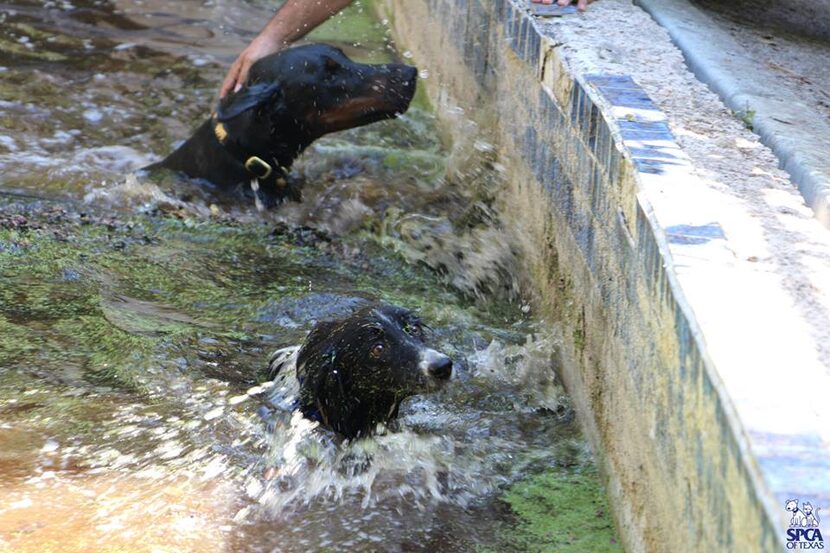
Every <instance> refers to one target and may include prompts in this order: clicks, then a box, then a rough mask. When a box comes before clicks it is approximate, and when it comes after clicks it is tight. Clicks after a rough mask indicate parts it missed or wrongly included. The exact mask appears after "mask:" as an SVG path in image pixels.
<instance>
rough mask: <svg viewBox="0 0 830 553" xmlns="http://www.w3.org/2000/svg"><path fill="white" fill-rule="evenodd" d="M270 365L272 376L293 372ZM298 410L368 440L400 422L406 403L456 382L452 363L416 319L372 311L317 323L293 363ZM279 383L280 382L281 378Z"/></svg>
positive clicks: (385, 308)
mask: <svg viewBox="0 0 830 553" xmlns="http://www.w3.org/2000/svg"><path fill="white" fill-rule="evenodd" d="M291 368H293V367H290V366H288V365H286V364H282V363H278V362H277V361H276V360H275V359H272V363H271V370H272V375H273V376H276V377H285V376H286V375H280V374H277V373H279V371H286V370H290V369H291ZM295 370H296V380H297V383H298V385H299V393H298V397H297V403H296V405H295V407H296V408H297V409H299V410H300V411H301V412H302V413H303V415H304V416H305V417H306V418H309V419H312V420H315V421H319V422H320V423H321V424H322V425H323V426H324V427H327V428H329V429H331V430H334V431H335V432H337V433H339V434H341V435H342V436H344V437H345V438H349V439H351V438H356V437H359V436H367V435H370V434H372V432H373V431H374V430H375V428H376V427H377V425H378V423H386V422H389V421H390V420H392V419H394V418H396V417H397V415H398V408H399V406H400V403H401V401H402V400H403V399H405V398H406V397H409V396H412V395H416V394H419V393H424V392H428V391H433V390H437V389H439V388H440V387H441V386H442V385H443V384H444V383H446V382H447V381H448V380H450V378H452V373H453V365H452V360H451V359H450V358H449V357H447V356H446V355H444V354H442V353H440V352H438V351H436V350H434V349H432V348H429V347H427V345H426V343H425V331H424V326H423V324H422V323H421V321H420V319H419V318H418V317H417V316H416V315H415V314H414V313H412V312H411V311H409V310H407V309H404V308H401V307H397V306H392V305H385V304H380V305H378V304H374V305H369V306H366V307H363V308H361V309H359V310H357V311H355V312H354V313H353V314H352V315H350V316H348V317H346V318H344V319H341V320H338V321H328V322H320V323H318V324H317V325H316V326H315V327H314V328H313V330H312V331H311V333H310V334H309V335H308V337H307V338H306V340H305V342H304V343H303V345H302V346H301V348H300V350H299V353H298V354H297V360H296V369H295ZM278 379H279V378H278Z"/></svg>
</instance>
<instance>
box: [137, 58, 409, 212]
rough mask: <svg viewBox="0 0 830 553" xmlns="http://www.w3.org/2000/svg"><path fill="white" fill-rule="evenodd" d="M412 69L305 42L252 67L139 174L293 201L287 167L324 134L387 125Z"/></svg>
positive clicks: (404, 103)
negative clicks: (358, 59)
mask: <svg viewBox="0 0 830 553" xmlns="http://www.w3.org/2000/svg"><path fill="white" fill-rule="evenodd" d="M416 76H417V71H416V69H415V68H414V67H410V66H407V65H365V64H360V63H355V62H353V61H352V60H350V59H349V58H348V57H346V55H345V54H344V53H343V52H342V51H341V50H340V49H338V48H334V47H332V46H327V45H323V44H312V45H307V46H298V47H295V48H289V49H287V50H284V51H282V52H279V53H276V54H272V55H270V56H267V57H265V58H262V59H261V60H259V61H257V62H256V63H255V64H254V65H253V67H251V72H250V76H249V78H248V81H247V83H246V85H245V86H243V87H242V88H241V89H240V90H239V91H238V92H236V93H231V94H228V96H226V97H225V98H224V99H223V100H222V101H221V102H220V103H219V106H218V108H217V110H216V113H214V114H213V116H211V118H210V119H208V120H207V121H205V123H204V124H202V126H201V127H199V129H198V130H197V131H196V132H195V133H194V134H193V136H192V137H191V138H190V139H189V140H187V141H186V142H185V143H184V144H183V145H182V146H181V147H180V148H179V149H177V150H176V151H175V152H173V153H172V154H170V155H169V156H168V157H167V158H165V159H164V160H163V161H161V162H159V163H156V164H154V165H151V166H149V167H147V168H146V169H147V170H154V169H159V168H165V169H170V170H174V171H179V172H182V173H185V174H186V175H188V176H190V177H193V178H198V179H204V180H205V181H209V182H210V183H213V185H215V186H216V188H217V190H218V191H219V192H239V191H242V192H243V193H247V194H250V193H251V190H250V189H247V187H248V186H250V187H251V188H253V192H254V194H256V195H257V197H258V199H259V200H260V201H261V202H262V203H263V204H264V205H266V206H271V205H274V204H276V203H279V202H280V201H282V200H284V199H286V198H288V199H294V200H299V199H300V197H299V189H298V188H296V187H294V186H292V185H290V184H289V182H288V179H287V176H288V175H287V172H288V169H289V168H290V167H291V164H292V163H293V161H294V159H296V158H297V156H298V155H299V154H300V153H301V152H302V151H303V150H304V149H305V148H306V147H308V145H309V144H311V143H312V142H313V141H314V140H316V139H318V138H320V137H321V136H323V135H324V134H328V133H331V132H335V131H341V130H345V129H351V128H354V127H359V126H362V125H367V124H369V123H374V122H376V121H380V120H382V119H392V118H394V117H396V116H397V115H399V114H401V113H403V112H404V111H406V110H407V108H408V107H409V102H410V101H411V100H412V96H413V94H414V93H415V82H416Z"/></svg>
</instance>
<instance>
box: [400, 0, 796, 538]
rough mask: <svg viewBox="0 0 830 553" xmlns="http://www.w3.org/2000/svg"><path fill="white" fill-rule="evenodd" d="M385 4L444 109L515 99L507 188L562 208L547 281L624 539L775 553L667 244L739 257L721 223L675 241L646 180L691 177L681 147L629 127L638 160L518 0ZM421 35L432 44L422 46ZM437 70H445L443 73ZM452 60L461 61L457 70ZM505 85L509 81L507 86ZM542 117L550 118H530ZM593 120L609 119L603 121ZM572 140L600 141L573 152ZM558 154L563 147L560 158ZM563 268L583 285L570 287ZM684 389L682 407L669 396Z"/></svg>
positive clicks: (762, 502) (507, 115)
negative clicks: (646, 139) (700, 246)
mask: <svg viewBox="0 0 830 553" xmlns="http://www.w3.org/2000/svg"><path fill="white" fill-rule="evenodd" d="M386 2H387V4H388V6H387V7H388V10H389V11H388V12H387V13H389V14H390V16H391V17H392V19H393V21H394V20H395V19H396V16H401V17H400V19H406V18H407V17H409V18H410V19H411V21H409V22H403V23H399V22H398V21H394V24H395V27H396V30H397V31H398V34H399V36H403V37H404V42H405V43H406V44H407V46H409V47H410V48H412V49H413V50H414V51H415V52H416V58H420V59H421V60H429V61H430V72H431V75H433V76H432V77H431V78H430V82H429V83H427V84H428V85H430V86H431V87H432V92H433V93H434V96H433V97H434V98H436V99H437V101H438V103H439V104H441V103H442V102H447V103H448V106H449V107H452V105H453V101H456V100H460V101H461V103H462V105H464V106H466V107H467V108H468V109H471V110H474V109H476V108H479V109H481V108H483V106H484V105H487V102H486V101H477V100H488V98H485V97H481V98H479V97H478V96H479V95H481V94H482V90H483V89H485V88H488V87H489V88H490V91H489V92H485V93H484V96H488V95H489V96H491V97H495V98H499V97H502V96H505V97H508V98H509V99H508V100H507V104H508V105H507V106H506V108H505V109H502V110H500V111H499V116H500V117H501V119H502V121H501V125H500V129H499V132H501V134H502V137H503V139H504V141H505V142H506V143H507V146H506V149H507V152H508V153H511V152H512V156H511V157H513V158H514V159H515V158H518V161H516V162H515V163H513V164H512V165H511V167H510V169H511V171H515V180H516V182H517V183H518V188H519V190H517V189H516V188H513V189H511V190H510V191H508V192H506V194H507V195H511V194H515V195H516V197H515V198H512V199H513V200H515V201H516V202H517V203H521V202H520V201H519V200H520V198H519V197H518V195H520V194H530V195H531V196H530V197H529V200H530V201H529V202H526V203H525V204H524V205H519V206H518V210H519V211H520V212H521V213H520V216H525V215H527V216H528V218H532V215H533V214H532V213H531V212H532V211H534V210H537V209H540V208H541V206H542V205H543V204H544V205H550V206H551V207H553V208H554V211H556V210H557V209H559V211H558V214H556V213H554V214H553V216H552V217H553V220H552V222H551V224H552V226H553V229H552V230H553V232H552V236H547V238H549V239H550V241H551V242H560V243H561V244H562V245H561V246H560V245H559V244H557V246H556V248H554V249H556V250H557V251H555V252H554V260H553V263H552V264H556V265H558V266H557V267H555V268H553V269H550V272H551V273H552V275H551V276H552V278H551V279H549V281H550V284H551V286H550V287H549V288H550V289H545V290H544V292H546V293H547V292H550V295H551V296H559V297H557V298H556V299H557V300H560V301H557V302H556V303H557V305H558V307H557V306H554V307H553V308H552V310H551V313H553V315H554V319H555V320H556V322H557V323H559V324H560V325H561V326H562V327H563V328H564V329H566V330H567V329H573V335H572V336H570V335H565V336H564V340H563V342H564V343H563V355H564V356H565V357H566V358H567V359H566V362H565V367H564V377H565V380H566V384H568V387H569V390H570V391H571V393H572V395H573V397H574V401H575V403H576V404H577V408H578V411H580V412H581V415H582V416H581V419H582V422H583V425H584V426H585V427H586V432H587V434H588V436H589V437H590V438H591V440H592V442H593V443H594V444H595V446H597V448H598V450H599V451H598V453H599V455H600V460H601V461H603V463H604V464H603V466H604V468H605V469H606V471H607V474H608V478H609V491H610V494H611V496H612V500H613V501H614V503H615V517H616V520H617V522H618V526H619V527H620V530H621V533H622V537H623V539H624V541H625V543H626V545H627V547H628V549H629V550H646V549H647V550H688V551H711V550H713V549H717V548H724V547H726V548H727V549H724V550H735V551H751V552H753V553H754V552H756V551H761V550H763V551H780V550H781V548H782V547H783V542H782V540H783V537H782V534H781V532H780V531H779V530H778V529H780V528H782V527H783V525H782V521H783V516H782V515H781V514H780V512H779V510H776V509H775V508H774V505H773V500H772V497H771V494H770V493H769V492H768V490H767V489H766V486H765V483H764V479H763V478H761V477H760V476H759V469H758V466H757V463H756V462H755V460H754V459H753V458H752V455H751V453H750V448H749V445H748V443H747V439H746V436H745V434H744V432H743V431H742V429H741V424H740V422H739V421H738V419H737V417H736V416H735V411H734V409H733V408H732V406H731V403H730V401H729V398H728V396H727V395H726V394H725V393H724V389H723V386H722V385H721V382H720V379H719V378H718V376H717V372H716V371H715V370H714V368H713V367H712V363H711V361H710V360H709V359H708V356H707V355H706V344H705V342H704V340H703V338H702V336H701V332H700V329H699V328H698V325H697V323H696V321H695V318H694V316H693V314H692V312H691V309H690V308H689V306H688V303H687V302H686V300H685V298H684V295H683V294H682V291H681V290H680V286H679V284H678V280H677V278H676V276H675V274H674V270H673V265H672V255H671V250H672V248H675V249H676V248H677V246H676V244H677V243H678V242H679V243H681V244H682V243H684V241H685V243H687V244H696V243H701V242H707V243H711V245H712V249H711V250H706V251H707V253H712V254H714V255H715V257H717V255H719V254H721V253H723V254H726V255H727V256H731V254H730V253H729V252H728V248H727V247H726V244H725V242H726V240H725V238H724V237H723V236H722V234H721V233H719V230H718V228H710V227H709V226H707V225H701V226H698V227H695V228H691V229H679V230H678V229H674V232H675V235H674V236H672V242H673V243H674V244H675V245H674V246H671V247H670V246H669V240H668V239H667V236H666V233H665V232H664V230H663V229H661V227H660V225H659V224H658V222H657V219H656V217H655V215H654V212H653V210H652V208H651V206H650V205H649V202H648V201H647V195H645V196H644V195H643V194H641V193H639V192H638V191H637V190H638V189H640V188H643V187H645V188H649V187H652V188H653V187H654V186H660V181H661V180H662V181H664V182H663V184H669V185H670V184H673V183H671V182H668V183H667V182H665V181H671V180H673V179H675V178H676V177H677V176H678V175H676V174H664V175H660V174H659V173H660V172H661V171H662V169H661V170H660V171H655V170H654V169H658V168H661V167H662V168H666V167H667V166H670V165H674V166H676V168H677V169H679V170H680V173H685V172H686V171H684V169H685V165H687V164H688V161H686V162H684V161H683V159H682V158H683V155H682V153H681V152H679V151H678V150H679V149H677V148H676V145H674V146H672V145H671V144H665V143H662V144H661V142H664V139H665V137H664V136H662V133H663V132H664V129H662V128H653V129H642V128H640V129H637V128H634V129H629V130H630V131H632V132H633V133H634V135H633V136H631V135H630V136H629V140H632V141H634V142H642V140H641V139H642V137H638V136H637V133H642V132H644V131H645V133H646V134H648V133H649V132H656V133H657V135H658V136H657V137H656V138H657V144H643V145H644V146H646V148H645V149H646V150H649V149H651V151H646V152H645V153H643V152H641V153H639V154H637V155H636V156H635V155H632V152H631V149H632V146H627V147H623V144H624V142H625V141H626V139H625V137H624V135H623V130H621V128H620V127H621V126H623V124H624V123H625V122H626V121H621V120H620V119H619V117H616V116H615V115H614V113H613V110H614V109H615V106H613V105H610V104H609V103H608V102H606V101H605V100H604V98H603V95H602V94H598V93H597V91H596V90H595V88H594V85H595V84H596V82H595V83H594V84H591V83H589V82H588V79H587V78H586V76H582V75H575V74H574V72H573V71H572V70H571V69H570V68H569V67H568V65H567V63H566V61H565V60H564V58H563V57H562V53H561V50H560V49H558V48H557V45H556V44H554V43H553V41H551V40H550V39H549V38H546V37H544V36H543V35H542V33H540V32H539V30H538V29H537V27H536V25H535V23H534V22H533V20H532V18H530V17H529V16H528V15H527V14H526V13H525V11H524V10H523V9H522V7H521V6H519V5H518V3H517V2H514V1H512V0H492V1H488V0H464V1H459V0H457V1H456V2H450V1H449V0H423V1H422V2H411V1H410V2H407V3H406V4H405V7H403V6H404V4H403V2H400V3H398V0H386ZM392 6H395V7H392ZM410 12H411V13H410ZM430 14H432V17H430ZM430 23H432V24H433V25H434V27H437V28H438V36H437V37H435V36H434V35H430V37H429V38H427V37H425V36H424V35H423V32H424V29H430V28H432V27H431V26H430ZM407 27H408V28H409V32H408V33H407V32H406V29H407ZM432 39H435V40H432ZM419 42H421V43H423V42H429V43H430V44H428V45H424V44H421V45H420V47H419V45H418V44H417V43H419ZM432 43H434V44H432ZM428 53H432V54H433V55H432V56H429V55H428ZM420 54H423V55H420ZM514 60H516V61H514ZM519 66H520V67H519ZM435 68H443V69H446V71H445V72H443V74H438V73H437V72H436V71H434V69H435ZM456 68H463V69H462V70H461V71H453V70H452V69H456ZM494 68H497V69H498V71H499V72H500V73H499V75H498V78H495V81H497V82H496V84H495V85H493V84H492V83H490V84H489V85H484V84H481V83H477V82H476V81H477V80H478V81H486V80H488V79H489V80H491V81H492V80H494V75H493V74H494V73H495V71H496V70H495V69H494ZM465 72H466V73H465ZM599 77H602V76H599ZM594 81H596V79H594ZM503 83H507V85H506V86H507V90H499V89H498V86H500V84H503ZM494 87H495V88H494ZM611 88H614V87H611ZM625 88H626V87H625V86H623V87H622V89H623V90H621V92H623V98H622V99H623V100H624V101H626V100H627V99H626V98H625V96H630V95H627V94H625V93H626V92H634V93H635V94H634V97H633V99H634V100H636V101H639V100H638V98H639V97H640V94H641V92H642V90H641V89H639V87H636V89H635V90H625ZM494 90H495V92H494ZM501 93H504V94H501ZM517 93H518V96H520V98H519V99H517V98H516V97H515V95H516V94H517ZM537 93H538V97H537V96H536V95H537ZM537 98H538V99H537ZM554 98H555V100H554ZM490 99H491V98H490ZM522 99H524V100H527V102H525V103H526V104H528V105H523V102H522V101H521V100H522ZM629 99H630V98H629ZM646 99H647V96H646ZM648 102H650V100H648ZM536 104H538V105H536ZM439 109H440V105H439ZM533 110H537V111H533ZM538 110H541V112H539V111H538ZM531 111H533V113H529V112H531ZM648 111H649V116H650V117H651V116H654V117H656V119H655V120H653V121H652V120H651V119H648V120H646V121H645V122H646V123H660V122H661V121H662V120H664V119H665V117H664V116H663V117H662V118H660V117H659V115H660V114H659V113H655V111H654V110H652V109H649V110H648ZM529 115H532V117H530V116H529ZM536 119H543V120H545V121H549V123H550V124H549V125H541V126H536V127H534V126H532V125H531V124H530V123H528V121H534V120H536ZM597 121H601V122H603V123H604V124H601V125H597V126H596V127H594V126H593V125H592V122H594V123H595V122H597ZM658 127H659V125H658ZM592 129H593V130H592ZM550 131H553V132H550ZM595 132H598V133H599V134H594V133H595ZM557 133H558V134H559V136H557ZM568 133H570V134H568ZM574 133H575V134H574ZM563 138H564V139H563ZM577 145H578V146H579V148H582V147H583V146H587V147H588V148H589V149H590V150H591V152H589V153H588V155H585V154H584V153H582V152H575V151H574V148H575V147H576V146H577ZM551 151H556V152H557V155H558V156H559V157H558V158H557V159H553V160H552V159H551V154H550V152H551ZM598 151H599V152H601V154H598ZM589 158H590V159H589ZM600 159H601V161H599V162H598V160H600ZM588 162H590V163H588ZM595 162H598V163H596V164H595ZM592 164H595V165H596V167H594V165H592ZM597 168H598V169H599V173H601V175H599V176H601V177H602V178H599V177H598V176H597ZM681 176H684V177H685V176H687V175H685V174H683V175H681ZM663 177H665V178H663ZM523 179H526V181H527V182H528V183H529V182H531V181H532V182H534V183H535V186H534V187H530V188H534V190H531V191H529V192H528V190H527V188H529V187H526V186H524V185H523V184H522V182H521V181H522V180H523ZM644 181H648V182H644ZM522 188H524V189H525V190H521V189H522ZM536 188H538V189H542V190H535V189H536ZM675 188H676V187H675ZM539 191H543V192H544V193H545V194H547V195H548V196H546V198H548V199H547V202H545V201H543V200H545V197H538V194H537V192H539ZM534 194H536V195H535V196H534ZM522 208H524V209H525V211H523V212H522V211H521V210H522ZM592 212H593V213H592ZM534 238H545V236H541V235H540V236H534ZM606 242H607V243H606ZM609 244H611V247H609ZM535 245H536V246H540V245H541V246H543V245H544V242H542V241H541V240H540V241H539V242H538V243H537V244H535ZM531 247H533V244H531ZM539 249H544V248H539ZM603 250H607V251H603ZM574 252H576V256H574V255H572V254H573V253H574ZM696 253H697V255H700V253H699V252H696ZM557 257H560V258H561V259H560V260H559V261H558V262H557V260H556V258H557ZM605 257H608V259H605ZM550 261H551V260H550V259H549V257H545V256H544V255H541V259H540V260H532V261H531V262H530V263H531V264H536V265H537V267H536V268H535V270H536V271H537V272H544V271H545V270H546V269H547V268H546V267H544V265H545V264H546V263H548V262H550ZM605 263H615V264H619V266H620V267H621V270H617V272H612V273H611V276H612V277H617V278H619V279H620V280H621V281H623V282H619V283H611V284H609V283H608V282H607V280H608V279H607V278H604V277H608V273H603V267H602V265H603V264H605ZM606 269H607V267H606ZM559 271H564V272H559ZM579 273H582V274H581V275H580V274H579ZM556 277H561V279H563V280H565V281H566V282H565V284H563V288H565V289H566V290H565V292H562V293H560V291H557V290H555V289H554V288H556V286H555V285H553V283H554V282H555V281H556ZM568 279H572V281H573V290H574V292H575V293H572V294H571V295H569V296H568V292H567V288H568V287H569V284H568V282H567V281H568ZM611 280H613V278H612V279H611ZM615 288H616V289H615ZM563 296H567V297H566V298H565V299H567V300H572V303H573V304H574V305H575V306H576V307H575V308H569V307H567V306H566V304H568V303H571V302H569V301H561V300H562V299H563V298H562V297H563ZM543 299H544V298H543ZM598 304H601V306H600V307H599V308H597V305H598ZM563 305H565V306H566V307H562V306H563ZM602 305H604V306H610V309H604V308H603V307H602ZM557 309H558V310H559V311H560V312H559V313H558V315H557ZM563 309H564V312H562V311H563ZM580 310H581V315H580V313H579V312H580ZM602 311H612V313H611V314H610V315H609V314H604V315H603V314H602ZM594 313H599V315H597V316H595V314H594ZM608 319H610V321H609V320H608ZM641 327H642V328H641ZM643 329H645V330H643ZM638 332H639V333H640V334H638ZM643 332H645V336H643ZM607 336H613V338H611V340H617V338H618V337H619V340H617V341H618V342H619V343H617V344H612V345H611V346H608V345H605V344H602V343H601V342H602V341H603V340H605V337H607ZM580 343H582V345H581V346H580ZM649 344H651V346H650V348H649ZM614 348H616V349H614ZM637 348H643V349H646V350H649V349H650V350H651V351H646V352H645V353H642V352H640V351H636V350H637ZM610 350H613V351H610ZM655 350H656V351H655ZM602 364H607V368H606V369H603V368H601V366H602ZM612 365H613V366H612ZM666 369H679V372H677V373H675V372H673V371H671V370H668V371H667V370H666ZM628 373H630V374H628ZM593 381H596V382H595V384H597V385H592V382H593ZM655 386H656V388H655ZM611 392H616V393H617V397H613V394H612V393H611ZM603 394H605V395H604V396H603ZM644 397H645V398H648V399H647V400H646V401H645V402H643V398H644ZM684 398H685V400H684ZM677 400H680V404H679V405H672V402H673V401H677ZM622 403H627V405H620V404H622ZM632 405H633V409H632ZM618 407H625V408H627V409H617V408H618ZM632 410H633V411H634V414H633V415H632V414H631V411H632ZM626 417H628V418H626ZM632 417H633V418H632ZM616 418H619V419H620V420H619V421H616V420H615V419H616ZM609 421H610V422H609ZM629 437H631V438H632V440H631V442H630V443H628V438H629ZM606 461H607V462H606ZM641 461H642V462H643V464H641V465H640V466H639V470H638V468H637V465H638V463H640V462H641ZM626 464H628V465H629V466H624V465H626ZM643 465H647V466H645V468H644V466H643ZM695 472H696V474H695ZM644 486H645V487H646V489H645V490H643V487H644ZM687 487H688V494H686V493H685V492H686V489H687ZM684 501H685V504H684V503H683V502H684ZM674 530H677V531H674Z"/></svg>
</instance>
